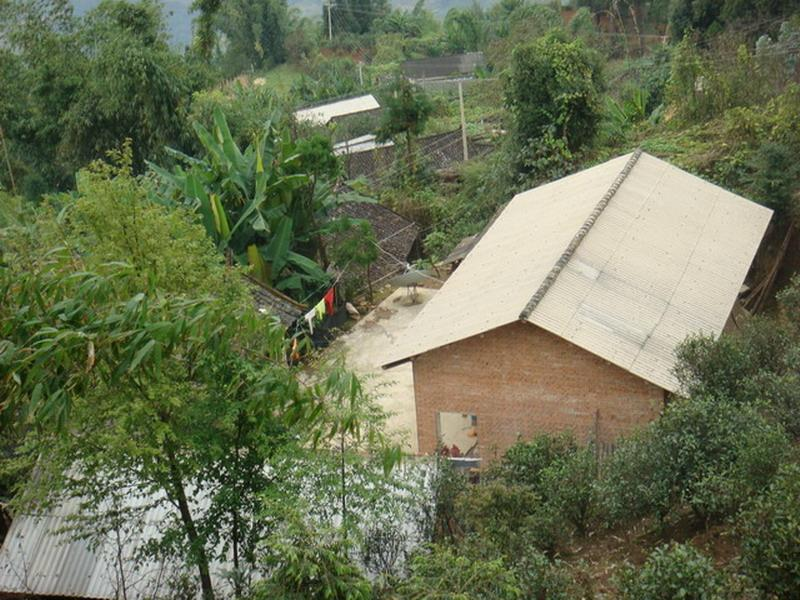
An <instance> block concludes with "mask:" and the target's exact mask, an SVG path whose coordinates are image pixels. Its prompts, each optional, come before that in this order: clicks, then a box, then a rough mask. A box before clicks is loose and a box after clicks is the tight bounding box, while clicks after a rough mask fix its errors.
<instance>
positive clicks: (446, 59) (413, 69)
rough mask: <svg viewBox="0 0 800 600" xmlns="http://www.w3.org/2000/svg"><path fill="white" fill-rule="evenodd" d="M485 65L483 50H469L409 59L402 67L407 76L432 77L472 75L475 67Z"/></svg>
mask: <svg viewBox="0 0 800 600" xmlns="http://www.w3.org/2000/svg"><path fill="white" fill-rule="evenodd" d="M484 65H486V59H485V58H484V56H483V52H467V53H465V54H453V55H450V56H436V57H433V58H420V59H417V60H407V61H405V62H404V63H403V65H402V67H401V68H402V69H403V73H404V74H405V76H406V77H408V78H410V79H430V78H437V77H451V76H454V75H471V74H472V73H474V72H475V69H477V68H478V67H482V66H484Z"/></svg>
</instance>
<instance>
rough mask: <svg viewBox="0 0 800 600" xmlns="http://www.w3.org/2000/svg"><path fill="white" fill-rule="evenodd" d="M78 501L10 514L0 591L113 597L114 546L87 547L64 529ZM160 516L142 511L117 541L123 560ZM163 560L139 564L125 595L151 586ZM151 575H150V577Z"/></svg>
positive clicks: (141, 593) (0, 551) (129, 559)
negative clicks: (132, 530) (134, 527)
mask: <svg viewBox="0 0 800 600" xmlns="http://www.w3.org/2000/svg"><path fill="white" fill-rule="evenodd" d="M80 510H81V509H80V503H79V501H77V500H71V501H68V502H65V503H64V504H62V505H60V506H58V507H56V508H54V509H52V510H49V511H47V513H46V514H44V515H43V516H31V515H21V516H18V517H17V518H15V519H14V521H13V522H12V523H11V528H10V530H9V532H8V535H7V536H6V539H5V542H4V543H3V547H2V548H0V593H16V594H31V595H37V596H61V597H75V598H103V599H105V598H117V597H118V594H119V591H120V586H119V584H118V581H117V577H116V572H115V569H114V564H115V563H114V558H113V557H114V556H116V546H115V545H112V543H111V540H110V538H109V542H108V544H103V545H101V547H100V548H96V549H92V548H91V547H90V545H89V543H88V542H87V541H86V540H75V539H71V538H70V536H69V535H68V534H66V533H63V531H64V529H65V528H67V527H69V526H70V525H71V521H70V520H69V516H70V515H76V514H80ZM163 519H164V514H163V511H160V510H155V509H154V510H150V511H147V512H145V514H144V515H143V519H142V522H141V523H140V524H139V527H138V531H137V533H136V534H135V537H136V539H130V538H129V539H127V540H126V543H125V544H123V548H124V551H123V562H124V563H129V564H133V563H134V556H133V551H134V550H135V548H137V547H138V544H139V543H140V541H141V540H142V539H148V538H149V537H152V535H153V533H154V530H155V528H156V527H157V526H158V524H159V523H161V522H162V521H163ZM163 568H164V567H163V565H157V564H144V565H141V566H140V567H139V569H138V571H137V574H138V577H137V583H136V585H135V586H133V588H132V589H129V590H128V598H130V599H131V600H134V599H137V598H146V597H147V596H148V595H149V594H152V593H153V592H154V586H155V585H156V582H155V579H156V578H157V577H156V576H157V574H158V573H162V571H163ZM149 575H151V576H152V577H150V576H149Z"/></svg>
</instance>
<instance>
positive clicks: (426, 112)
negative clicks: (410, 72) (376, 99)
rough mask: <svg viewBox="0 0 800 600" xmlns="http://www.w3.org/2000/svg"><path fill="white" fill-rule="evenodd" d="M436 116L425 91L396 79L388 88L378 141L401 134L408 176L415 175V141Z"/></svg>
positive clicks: (404, 80)
mask: <svg viewBox="0 0 800 600" xmlns="http://www.w3.org/2000/svg"><path fill="white" fill-rule="evenodd" d="M432 113H433V103H432V102H431V101H430V99H429V98H428V96H427V94H426V93H425V91H424V90H423V89H422V88H420V87H419V86H417V85H414V84H413V83H411V82H410V81H408V80H407V79H406V78H405V77H400V76H398V77H396V78H395V80H394V82H393V83H392V85H391V86H390V87H389V90H388V94H387V97H386V100H385V102H384V112H383V119H382V121H381V125H380V128H379V129H378V134H377V136H376V137H377V139H378V141H381V142H382V141H386V140H388V139H391V138H393V137H395V136H398V135H402V136H403V137H405V141H406V161H407V164H408V170H409V174H410V175H411V176H412V177H413V176H414V175H415V174H416V171H417V168H416V160H415V150H414V141H415V140H416V138H417V137H418V136H419V135H420V134H421V133H422V132H423V130H424V129H425V124H426V123H427V122H428V119H429V118H430V116H431V114H432Z"/></svg>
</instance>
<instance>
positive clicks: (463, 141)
mask: <svg viewBox="0 0 800 600" xmlns="http://www.w3.org/2000/svg"><path fill="white" fill-rule="evenodd" d="M458 106H459V108H460V109H461V144H462V146H463V147H464V162H466V161H468V160H469V148H468V147H467V121H466V119H465V118H464V90H463V87H462V84H461V82H460V81H459V82H458Z"/></svg>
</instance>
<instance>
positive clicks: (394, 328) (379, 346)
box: [328, 288, 436, 453]
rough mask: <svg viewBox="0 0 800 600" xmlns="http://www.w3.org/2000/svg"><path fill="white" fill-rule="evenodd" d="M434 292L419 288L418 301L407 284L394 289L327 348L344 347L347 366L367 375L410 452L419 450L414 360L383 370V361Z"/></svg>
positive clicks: (391, 424) (339, 349)
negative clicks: (415, 408)
mask: <svg viewBox="0 0 800 600" xmlns="http://www.w3.org/2000/svg"><path fill="white" fill-rule="evenodd" d="M435 293H436V290H434V289H427V288H417V297H416V302H412V299H411V298H410V297H409V296H408V292H407V291H406V288H400V289H397V290H395V291H394V292H393V293H392V294H391V295H389V296H388V297H387V298H386V299H385V300H384V301H383V302H381V303H380V304H379V305H378V306H376V307H375V308H374V309H373V310H372V312H370V313H369V314H367V315H365V316H363V317H362V318H361V320H360V321H359V322H358V323H357V324H356V325H355V326H354V327H353V328H352V329H351V330H350V331H349V332H348V333H346V334H345V335H343V336H342V337H340V338H339V339H338V340H336V342H335V343H334V344H333V345H332V346H331V347H330V348H329V349H328V352H342V351H343V352H344V354H345V360H346V364H347V366H348V367H349V368H350V369H353V370H354V371H356V372H357V373H359V374H360V375H363V376H365V377H366V378H367V380H368V381H367V384H368V385H369V387H370V389H373V390H375V392H376V395H377V397H378V400H379V402H380V404H381V406H383V408H384V409H385V410H387V411H388V412H390V413H392V414H391V416H390V417H389V420H388V428H389V431H391V432H392V433H397V434H399V435H402V436H403V440H404V442H405V443H404V446H405V449H406V450H407V451H408V452H411V453H416V452H417V427H416V413H415V410H414V381H413V378H412V375H411V364H410V363H406V364H404V365H400V366H398V367H394V368H392V369H389V370H386V371H384V370H382V369H381V363H382V362H383V360H384V359H385V358H387V357H388V356H389V354H390V351H391V349H392V347H393V346H394V344H396V343H397V340H398V339H399V338H400V336H401V335H402V333H403V330H404V329H405V328H406V326H408V324H409V323H411V321H412V320H413V319H414V317H415V316H416V315H417V313H419V311H420V310H421V309H422V307H423V306H425V303H426V302H427V301H428V300H430V299H431V298H432V297H433V295H434V294H435Z"/></svg>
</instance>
